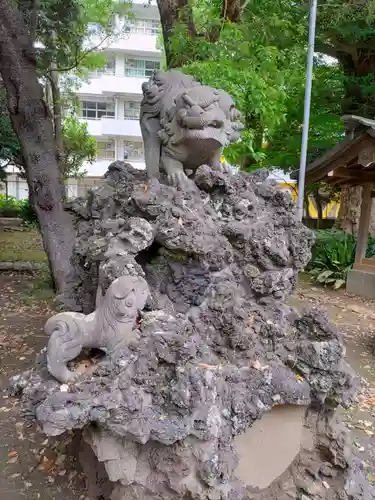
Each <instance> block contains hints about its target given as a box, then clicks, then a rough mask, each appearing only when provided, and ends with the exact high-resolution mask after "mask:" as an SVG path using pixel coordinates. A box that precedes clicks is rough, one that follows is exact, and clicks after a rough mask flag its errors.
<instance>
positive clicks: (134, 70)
mask: <svg viewBox="0 0 375 500" xmlns="http://www.w3.org/2000/svg"><path fill="white" fill-rule="evenodd" d="M159 69H160V62H156V61H146V60H144V59H128V58H126V59H125V76H136V77H138V78H149V77H150V76H152V75H153V73H154V71H156V70H159Z"/></svg>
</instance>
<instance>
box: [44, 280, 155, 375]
mask: <svg viewBox="0 0 375 500" xmlns="http://www.w3.org/2000/svg"><path fill="white" fill-rule="evenodd" d="M148 294H149V291H148V285H147V283H146V281H145V280H144V279H143V278H142V277H139V276H137V277H135V276H120V277H119V278H117V279H116V280H115V281H113V282H112V284H111V286H110V287H109V288H108V290H107V293H106V294H105V297H104V300H103V301H101V303H100V304H99V306H98V308H97V309H96V310H95V311H94V312H93V313H91V314H89V315H87V316H86V315H85V314H82V313H76V312H63V313H59V314H56V315H55V316H52V318H50V319H49V320H48V321H47V323H46V324H45V327H44V330H45V332H46V334H47V335H49V336H50V339H49V342H48V348H47V366H48V371H49V372H50V373H51V375H53V376H54V377H55V378H56V379H57V380H59V381H60V382H70V381H72V380H74V379H75V378H76V377H77V375H79V374H78V373H75V372H73V371H71V370H69V369H68V366H67V363H68V362H69V361H72V360H73V359H74V358H76V357H77V356H78V355H79V354H80V352H81V350H82V349H83V348H84V347H86V348H97V349H105V350H106V351H107V353H109V354H110V353H112V352H113V351H114V350H115V348H116V347H118V346H123V345H125V344H127V343H129V342H130V341H131V340H132V339H134V335H135V332H134V326H135V324H136V320H137V318H138V314H139V311H141V310H142V309H143V307H144V306H145V303H146V300H147V297H148Z"/></svg>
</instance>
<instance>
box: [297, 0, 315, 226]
mask: <svg viewBox="0 0 375 500" xmlns="http://www.w3.org/2000/svg"><path fill="white" fill-rule="evenodd" d="M310 2H311V3H310V14H309V50H308V54H307V68H306V88H305V102H304V109H303V131H302V145H301V158H300V164H299V177H298V200H297V209H298V220H302V217H303V202H304V193H305V176H306V162H307V145H308V140H309V122H310V107H311V87H312V76H313V66H314V48H315V28H316V10H317V4H318V0H310Z"/></svg>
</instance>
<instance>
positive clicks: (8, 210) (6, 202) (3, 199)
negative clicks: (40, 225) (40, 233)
mask: <svg viewBox="0 0 375 500" xmlns="http://www.w3.org/2000/svg"><path fill="white" fill-rule="evenodd" d="M0 216H1V217H19V218H20V219H22V220H23V221H24V222H25V223H27V224H32V225H35V224H37V222H38V219H37V217H36V214H35V212H34V209H33V208H32V206H31V205H30V203H29V200H17V198H15V197H14V196H5V194H0Z"/></svg>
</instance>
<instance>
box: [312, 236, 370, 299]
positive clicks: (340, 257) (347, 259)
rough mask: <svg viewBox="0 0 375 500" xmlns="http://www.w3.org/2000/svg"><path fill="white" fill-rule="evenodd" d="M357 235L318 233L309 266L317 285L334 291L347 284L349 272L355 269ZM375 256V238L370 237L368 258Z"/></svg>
mask: <svg viewBox="0 0 375 500" xmlns="http://www.w3.org/2000/svg"><path fill="white" fill-rule="evenodd" d="M356 246H357V235H355V234H347V233H344V232H342V231H334V230H319V231H316V241H315V244H314V246H313V249H312V257H311V261H310V263H309V266H308V271H309V274H310V276H311V277H312V278H313V279H314V281H316V282H317V283H319V284H321V285H324V286H331V287H333V288H334V289H337V288H340V287H342V286H343V285H344V284H345V283H346V276H347V273H348V271H349V270H350V269H351V268H352V267H353V264H354V259H355V251H356ZM374 256H375V237H370V238H369V242H368V247H367V251H366V257H368V258H370V257H374Z"/></svg>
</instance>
